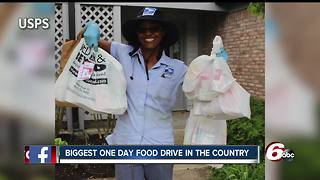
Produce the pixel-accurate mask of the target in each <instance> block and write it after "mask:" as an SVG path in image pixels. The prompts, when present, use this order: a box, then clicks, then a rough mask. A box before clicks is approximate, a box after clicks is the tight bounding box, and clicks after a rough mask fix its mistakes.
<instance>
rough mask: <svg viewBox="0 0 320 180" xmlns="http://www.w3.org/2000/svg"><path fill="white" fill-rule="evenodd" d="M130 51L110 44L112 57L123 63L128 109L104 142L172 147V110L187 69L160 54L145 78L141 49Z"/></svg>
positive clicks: (121, 46)
mask: <svg viewBox="0 0 320 180" xmlns="http://www.w3.org/2000/svg"><path fill="white" fill-rule="evenodd" d="M132 50H133V48H132V47H131V46H128V45H125V44H121V43H118V42H112V44H111V55H112V56H113V57H114V58H116V59H117V60H118V61H119V62H120V63H121V64H122V67H123V69H124V73H125V77H126V80H127V99H128V109H127V111H126V112H125V113H124V114H123V115H120V116H119V119H118V120H117V123H116V127H115V129H114V132H113V133H112V134H110V135H109V136H107V138H106V140H107V142H108V144H173V143H174V140H173V127H172V108H173V107H174V105H175V101H176V94H177V90H178V88H179V86H180V85H181V84H182V82H183V79H184V75H185V73H186V71H187V66H186V65H185V64H184V63H183V62H182V61H180V60H177V59H171V58H170V57H168V56H166V55H165V53H164V52H163V53H162V56H161V58H160V60H159V61H158V62H157V63H156V64H155V65H154V66H153V67H152V68H151V69H149V70H148V77H147V73H146V68H145V63H144V59H143V56H142V52H141V49H139V50H138V51H136V52H135V53H134V54H132V56H130V55H129V53H130V52H131V51H132ZM138 57H139V58H138ZM131 77H132V78H131ZM148 78H149V80H148Z"/></svg>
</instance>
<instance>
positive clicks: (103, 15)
mask: <svg viewBox="0 0 320 180" xmlns="http://www.w3.org/2000/svg"><path fill="white" fill-rule="evenodd" d="M80 9H81V10H80V17H81V26H82V27H84V26H85V24H86V23H87V22H89V21H90V20H92V21H94V22H96V23H97V24H98V25H99V26H100V33H101V34H100V36H101V38H103V39H106V40H110V41H113V40H114V36H113V27H114V23H113V6H104V5H85V4H81V8H80Z"/></svg>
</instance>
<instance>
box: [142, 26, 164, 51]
mask: <svg viewBox="0 0 320 180" xmlns="http://www.w3.org/2000/svg"><path fill="white" fill-rule="evenodd" d="M137 35H138V39H139V42H140V44H141V47H142V48H143V49H147V50H153V49H155V48H157V47H159V45H160V42H161V40H162V38H163V37H164V35H165V32H164V31H163V28H162V27H161V25H160V24H158V23H155V22H150V21H145V22H143V23H141V24H140V25H139V26H138V28H137Z"/></svg>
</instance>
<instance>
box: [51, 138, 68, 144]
mask: <svg viewBox="0 0 320 180" xmlns="http://www.w3.org/2000/svg"><path fill="white" fill-rule="evenodd" d="M54 144H55V145H57V146H63V145H68V142H67V141H63V140H62V139H61V138H55V139H54Z"/></svg>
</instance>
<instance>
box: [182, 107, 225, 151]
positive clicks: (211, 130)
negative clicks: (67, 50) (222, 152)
mask: <svg viewBox="0 0 320 180" xmlns="http://www.w3.org/2000/svg"><path fill="white" fill-rule="evenodd" d="M226 142H227V123H226V121H225V120H224V121H223V120H222V121H214V118H213V117H210V116H202V115H195V114H194V111H193V110H191V111H190V115H189V118H188V120H187V124H186V128H185V134H184V141H183V144H185V145H190V144H203V145H205V144H207V145H210V144H216V145H225V144H226Z"/></svg>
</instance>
